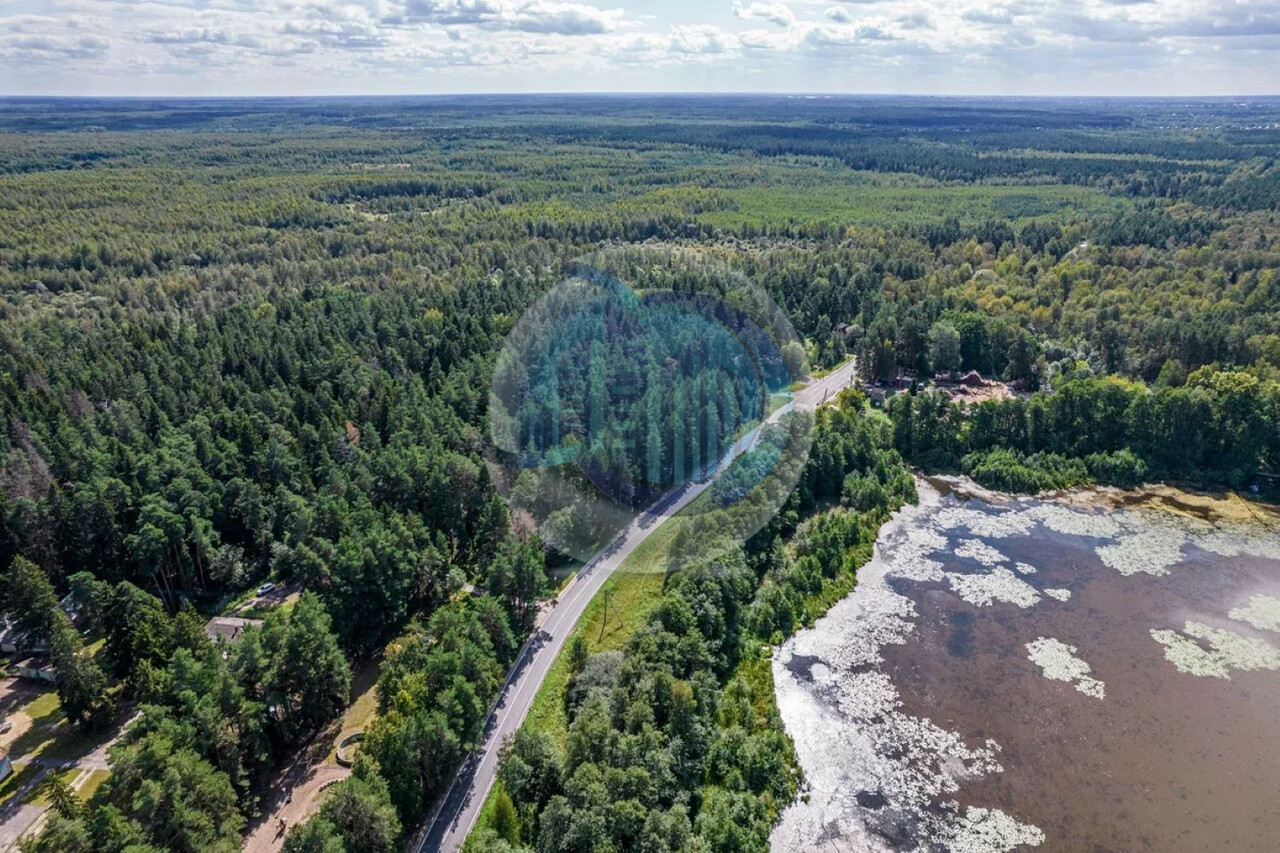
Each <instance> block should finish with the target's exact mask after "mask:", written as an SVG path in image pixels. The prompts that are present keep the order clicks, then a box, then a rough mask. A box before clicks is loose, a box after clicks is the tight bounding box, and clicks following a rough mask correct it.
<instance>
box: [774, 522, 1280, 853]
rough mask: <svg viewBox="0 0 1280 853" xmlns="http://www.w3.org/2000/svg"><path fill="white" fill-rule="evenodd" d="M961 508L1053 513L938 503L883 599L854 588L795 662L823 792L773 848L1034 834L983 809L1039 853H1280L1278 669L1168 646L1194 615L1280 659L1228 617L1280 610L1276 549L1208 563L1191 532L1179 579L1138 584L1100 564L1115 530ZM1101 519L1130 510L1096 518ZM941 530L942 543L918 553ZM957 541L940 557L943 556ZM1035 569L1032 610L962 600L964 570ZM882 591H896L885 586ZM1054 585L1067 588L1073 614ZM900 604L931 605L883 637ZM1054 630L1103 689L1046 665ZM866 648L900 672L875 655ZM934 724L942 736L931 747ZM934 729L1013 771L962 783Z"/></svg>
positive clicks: (801, 809) (794, 703) (800, 711)
mask: <svg viewBox="0 0 1280 853" xmlns="http://www.w3.org/2000/svg"><path fill="white" fill-rule="evenodd" d="M960 505H963V506H964V507H966V508H967V509H978V510H980V511H981V512H982V513H984V514H987V515H990V516H991V517H992V518H995V519H999V518H1001V517H1002V516H1003V515H1004V514H1007V513H1010V512H1022V511H1025V510H1026V509H1027V508H1031V507H1035V506H1036V502H1033V501H1021V502H1018V503H1017V504H1014V505H1012V507H1013V509H1012V510H1011V509H1010V507H990V506H988V505H986V504H982V503H980V502H977V501H969V502H968V503H965V504H957V503H955V501H954V499H952V498H946V499H943V500H942V501H941V503H940V504H939V505H938V507H937V508H934V509H924V510H920V511H919V513H918V517H917V518H914V519H907V520H905V521H904V523H903V524H902V525H901V528H900V529H898V530H896V531H895V533H894V536H895V541H897V542H898V545H897V547H896V549H895V547H894V544H893V543H892V542H890V543H886V547H885V550H886V551H887V552H888V553H889V558H888V559H887V560H881V559H878V560H877V563H880V562H887V563H888V564H890V565H889V567H888V569H887V571H884V572H882V574H883V575H884V577H883V578H878V577H877V576H876V573H875V572H874V571H873V572H871V573H870V574H871V577H868V578H866V579H864V582H865V583H866V584H869V585H870V586H871V587H872V588H871V589H867V590H863V589H862V586H861V585H860V588H859V590H858V591H855V593H854V594H853V595H852V596H851V599H857V598H858V597H859V596H860V595H862V596H863V597H864V599H865V600H864V601H863V602H861V603H858V602H854V601H851V600H846V601H845V602H842V603H841V605H837V607H836V608H834V609H833V611H832V613H831V615H830V616H829V617H828V618H827V619H825V620H823V621H821V622H820V623H819V624H818V625H817V626H815V628H814V629H812V630H810V631H807V632H803V633H802V634H801V635H799V636H797V638H796V639H795V640H793V641H792V642H790V643H788V644H787V645H786V646H784V647H783V649H782V650H781V651H780V652H779V655H778V658H777V662H776V663H775V681H777V682H778V684H779V701H780V708H781V709H782V712H783V718H784V721H785V722H786V723H787V726H788V729H789V731H790V732H791V733H792V736H793V737H794V738H795V739H796V741H797V750H798V752H799V754H800V756H801V761H802V764H803V765H804V766H805V769H806V772H807V773H808V775H809V777H810V780H811V782H812V783H813V790H811V791H810V802H808V803H801V804H798V805H797V806H796V807H794V808H793V809H792V810H791V811H789V812H788V813H787V814H786V815H785V816H784V820H783V823H782V825H781V826H780V827H779V829H778V831H777V832H776V833H775V835H774V839H773V841H774V846H775V849H788V850H789V849H831V850H861V849H876V848H879V849H900V850H913V849H922V850H933V849H957V850H1008V849H1014V848H1017V847H1018V846H1019V845H1018V844H1017V843H1016V841H1017V840H1018V839H1017V838H1016V836H1009V835H1007V834H1003V835H1002V833H1000V832H976V833H975V832H966V831H965V829H964V828H963V823H964V820H965V816H966V815H969V816H972V815H975V814H986V813H987V812H983V810H993V809H998V810H999V811H1000V812H1002V813H1003V814H1004V815H1007V816H1008V818H1010V819H1011V821H1012V822H1014V825H1022V826H1023V827H1028V829H1027V832H1029V833H1031V834H1032V835H1034V832H1035V829H1038V830H1039V831H1040V832H1041V833H1042V834H1043V835H1042V838H1039V839H1038V840H1040V845H1039V847H1038V848H1037V849H1041V850H1052V851H1139V850H1153V851H1207V850H1212V851H1216V850H1232V851H1259V853H1262V851H1267V853H1271V851H1276V850H1280V671H1276V670H1274V669H1260V670H1257V671H1245V670H1242V669H1231V670H1230V672H1229V675H1230V677H1229V678H1215V677H1206V676H1204V675H1195V674H1191V673H1189V672H1182V671H1179V669H1178V667H1177V666H1175V664H1174V663H1173V662H1171V661H1169V660H1167V659H1166V657H1165V648H1164V646H1163V645H1161V643H1159V642H1157V641H1156V640H1155V639H1153V636H1152V633H1151V631H1152V629H1159V630H1180V629H1182V628H1183V626H1184V625H1185V624H1186V623H1187V622H1188V621H1191V622H1199V623H1204V624H1206V625H1208V626H1211V627H1213V628H1218V629H1225V630H1226V631H1230V632H1231V633H1232V635H1233V636H1239V637H1244V638H1251V639H1253V640H1261V641H1263V642H1265V643H1267V644H1268V645H1269V646H1272V647H1280V633H1276V632H1273V631H1270V630H1264V629H1261V628H1258V627H1256V626H1254V625H1252V624H1249V623H1247V622H1244V621H1242V620H1241V619H1239V618H1237V619H1231V618H1229V617H1228V615H1227V614H1228V612H1230V611H1232V609H1233V608H1238V607H1240V606H1242V605H1243V604H1244V603H1246V602H1248V601H1249V600H1250V598H1251V596H1255V595H1264V596H1270V597H1274V598H1280V560H1277V559H1273V558H1272V555H1273V554H1274V549H1275V548H1276V547H1277V542H1275V541H1272V542H1270V543H1264V545H1263V547H1261V548H1259V549H1257V551H1258V553H1254V554H1238V553H1237V554H1226V555H1224V554H1223V553H1211V552H1209V551H1206V550H1203V549H1202V547H1200V544H1198V543H1199V542H1200V541H1201V540H1200V539H1199V538H1197V537H1198V536H1199V535H1201V534H1203V532H1204V531H1203V530H1200V531H1193V532H1192V533H1191V534H1189V538H1188V539H1187V542H1186V544H1185V545H1184V547H1183V549H1182V552H1181V554H1180V556H1179V558H1178V560H1177V562H1175V563H1173V564H1171V565H1169V566H1168V567H1167V571H1168V573H1167V574H1164V575H1162V576H1155V575H1151V574H1144V573H1140V572H1139V573H1133V574H1129V575H1127V576H1126V575H1124V574H1122V573H1121V572H1120V571H1117V569H1116V568H1114V567H1113V566H1108V565H1106V564H1104V562H1103V560H1102V559H1100V557H1099V554H1098V549H1099V548H1100V547H1102V546H1105V545H1107V544H1108V543H1111V542H1114V541H1117V539H1118V538H1119V537H1118V536H1113V537H1109V538H1107V537H1100V536H1084V535H1079V534H1078V533H1076V532H1073V533H1063V532H1055V530H1052V529H1049V528H1048V527H1047V526H1045V525H1042V524H1035V525H1031V526H1030V528H1029V529H1026V530H1025V531H1021V530H1019V531H1015V532H1013V533H1009V531H1004V532H1003V533H1001V534H1000V535H995V536H982V535H975V533H974V532H973V531H971V530H969V529H968V528H967V527H965V526H963V525H961V526H955V527H952V526H949V525H948V524H946V523H938V522H937V518H938V516H937V510H938V509H946V508H947V507H949V506H960ZM1102 512H1106V513H1109V514H1110V515H1112V516H1113V517H1119V516H1120V515H1123V511H1114V512H1112V511H1095V512H1094V513H1093V515H1097V514H1100V513H1102ZM1125 518H1126V522H1125V523H1126V524H1127V525H1128V527H1126V529H1125V531H1124V534H1123V535H1140V534H1141V533H1142V532H1143V529H1142V525H1143V523H1144V522H1143V519H1141V518H1137V517H1134V516H1132V515H1129V516H1125ZM931 519H932V523H933V527H932V530H933V533H934V541H933V542H932V543H931V545H930V546H929V547H924V548H921V547H916V548H914V549H913V548H912V547H910V546H909V545H904V544H902V542H906V541H909V540H911V539H912V538H913V536H915V533H916V532H917V531H916V530H915V528H925V527H928V526H929V524H930V520H931ZM1025 526H1026V524H1025V522H1024V527H1025ZM1239 530H1240V529H1239V528H1237V532H1238V531H1239ZM1251 532H1252V533H1255V534H1256V535H1258V536H1262V537H1271V536H1274V534H1272V533H1270V532H1269V531H1268V530H1267V529H1266V528H1258V529H1257V530H1254V531H1251ZM938 536H941V538H942V539H943V540H945V545H943V546H942V547H940V548H938V547H933V546H937V545H938V544H939V541H938V538H937V537H938ZM975 539H977V540H980V541H981V542H983V543H985V544H987V545H990V546H991V547H992V549H993V550H994V551H998V552H999V553H998V555H997V554H991V555H988V559H986V561H985V563H986V564H985V565H983V564H982V561H980V560H975V559H973V558H972V557H971V556H964V557H961V556H956V554H955V553H954V552H955V551H956V550H957V548H959V549H960V550H961V551H962V553H967V552H966V550H965V546H964V545H963V543H965V542H973V541H974V540H975ZM1216 550H1218V551H1223V550H1226V551H1228V552H1230V551H1231V550H1233V549H1230V548H1227V549H1223V548H1221V547H1218V548H1217V549H1216ZM904 552H905V556H903V554H904ZM979 553H981V551H980V549H979ZM1261 553H1265V554H1267V556H1260V554H1261ZM882 556H883V555H882ZM997 557H998V558H999V560H998V561H997ZM928 561H936V564H937V565H938V566H939V567H940V568H941V570H942V572H944V573H950V574H945V575H944V576H942V577H928V574H929V571H924V572H923V573H920V572H916V573H915V574H917V575H919V574H923V575H924V577H916V578H914V579H906V578H903V577H900V576H897V574H896V573H897V572H902V573H903V574H906V575H908V576H911V575H912V574H913V571H914V570H913V569H912V568H911V567H912V566H917V565H922V564H924V563H927V562H928ZM1017 564H1022V566H1021V567H1020V569H1019V570H1018V572H1016V573H1015V574H1016V575H1017V577H1018V581H1020V582H1025V584H1026V585H1027V586H1029V587H1031V588H1033V589H1034V590H1035V591H1036V592H1038V593H1040V596H1039V598H1038V600H1036V601H1035V603H1034V604H1031V605H1029V606H1019V604H1017V603H1012V601H1013V600H1017V595H1014V594H1013V593H1010V594H1009V596H1010V600H1004V601H1001V600H995V601H993V602H985V603H981V604H979V603H972V601H971V600H973V599H974V598H975V597H974V596H973V595H967V596H962V595H961V594H958V592H957V586H956V585H957V584H961V583H963V579H961V580H958V581H954V582H953V575H965V576H968V575H985V574H986V573H989V572H991V571H992V570H993V569H994V568H996V567H997V566H1000V565H1008V566H1013V565H1017ZM1028 566H1030V567H1034V570H1035V571H1034V572H1033V573H1032V572H1030V571H1029V570H1027V569H1026V567H1028ZM881 568H882V569H883V568H884V567H883V566H882V567H881ZM1024 570H1025V573H1024ZM934 574H937V572H936V571H935V572H934ZM877 583H879V585H880V586H881V587H887V589H885V588H882V589H881V590H880V591H879V592H877V591H876V590H875V589H874V587H875V586H876V585H877ZM1015 585H1017V582H1015ZM1046 589H1049V590H1063V589H1065V590H1069V592H1070V596H1069V598H1068V599H1067V600H1066V601H1059V600H1056V599H1054V598H1051V597H1048V596H1045V595H1044V594H1043V591H1044V590H1046ZM890 590H891V592H890ZM893 593H896V594H897V596H900V597H901V599H905V600H907V601H909V602H910V603H911V608H910V609H911V610H914V613H909V612H908V613H906V615H905V616H902V615H901V614H900V616H901V618H900V620H899V622H898V624H897V626H896V628H894V627H891V628H890V630H888V631H883V630H881V631H877V630H873V629H868V628H867V624H868V623H873V622H875V620H876V619H883V618H884V616H883V614H884V613H886V612H887V611H886V608H885V607H884V606H883V605H882V603H877V602H879V601H880V599H883V600H884V601H892V600H895V596H894V595H893ZM1019 594H1025V595H1030V594H1031V593H1029V592H1027V591H1026V590H1023V592H1022V593H1019ZM1057 594H1058V595H1059V596H1061V595H1062V594H1061V593H1057ZM966 598H969V599H971V600H966ZM997 598H998V597H997ZM901 599H896V600H897V601H898V603H899V604H900V603H901ZM976 600H977V601H979V602H983V599H982V597H981V596H978V597H977V599H976ZM1022 603H1023V604H1025V601H1023V602H1022ZM888 621H889V622H890V623H892V622H893V619H892V618H891V619H889V620H888ZM1038 638H1053V639H1056V640H1058V641H1061V642H1062V643H1065V644H1067V645H1068V646H1072V647H1074V648H1075V652H1074V654H1075V656H1076V657H1077V658H1079V659H1081V660H1083V661H1084V662H1086V663H1087V664H1088V666H1089V667H1090V668H1091V672H1090V673H1089V676H1090V677H1091V678H1093V679H1097V680H1099V681H1101V682H1102V683H1103V685H1105V696H1104V697H1103V698H1101V699H1099V698H1097V697H1095V696H1093V695H1087V694H1086V693H1084V692H1081V691H1080V690H1077V689H1076V687H1075V686H1074V685H1073V683H1071V682H1069V681H1062V680H1051V679H1050V678H1048V677H1046V675H1045V674H1044V673H1043V672H1042V670H1041V668H1040V667H1039V666H1038V665H1037V664H1036V663H1033V662H1032V660H1030V659H1029V655H1028V648H1027V644H1028V643H1034V642H1035V641H1037V639H1038ZM1201 645H1203V644H1201ZM868 648H871V649H872V654H873V655H874V656H875V657H879V658H881V662H879V663H878V664H870V663H868V660H867V654H868V652H867V649H868ZM869 669H874V670H875V671H876V672H878V673H880V674H883V675H884V676H887V679H888V682H889V683H890V684H891V685H892V689H893V690H896V697H893V698H896V701H897V702H898V703H899V704H898V705H897V707H896V709H895V710H894V711H892V712H884V709H883V708H869V709H864V708H863V707H862V706H861V704H860V703H861V702H862V701H863V697H864V696H865V695H866V694H867V693H868V692H874V691H870V690H869V688H868V686H867V684H866V683H863V682H862V681H861V679H864V678H865V677H866V673H867V672H868V670H869ZM815 672H816V673H818V675H817V676H815V675H813V673H815ZM886 718H893V719H891V720H890V722H886ZM893 720H896V722H895V721H893ZM916 721H927V723H930V724H932V726H930V727H928V728H927V729H926V730H925V733H924V734H923V735H921V734H920V729H919V725H918V724H917V722H916ZM935 729H937V730H941V731H942V732H945V733H950V735H953V736H955V737H956V738H958V740H959V742H960V743H961V744H963V745H964V746H967V747H968V748H969V749H971V750H981V749H982V748H983V746H984V744H987V743H988V742H989V741H990V742H994V744H997V745H998V753H997V754H996V756H995V760H996V761H997V762H998V764H999V769H996V770H994V771H993V770H991V769H990V768H978V769H977V770H976V771H975V770H969V771H966V770H964V769H963V762H960V761H957V760H956V758H955V757H954V755H950V756H949V753H951V752H954V750H952V749H950V748H947V747H945V746H944V747H942V748H934V746H933V745H932V744H936V743H939V742H941V736H940V735H939V733H938V732H937V731H935ZM895 739H900V740H902V741H903V742H902V743H894V741H895ZM913 764H914V765H916V766H915V768H914V769H912V768H911V765H913ZM938 780H941V782H939V781H938ZM931 783H932V784H937V785H938V786H939V788H940V789H941V790H937V791H934V792H933V793H932V795H928V796H925V797H923V798H918V800H919V801H918V802H914V803H913V802H912V801H913V797H912V795H911V794H912V792H911V790H910V786H911V785H913V784H915V785H918V786H922V787H927V785H928V784H931ZM975 809H976V810H977V811H974V810H975ZM957 827H960V828H957ZM1021 840H1022V841H1024V842H1025V841H1032V840H1037V839H1034V838H1031V837H1024V838H1022V839H1021ZM1023 846H1029V845H1025V844H1024V845H1023Z"/></svg>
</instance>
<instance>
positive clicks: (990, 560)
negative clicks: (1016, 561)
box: [955, 539, 1005, 566]
mask: <svg viewBox="0 0 1280 853" xmlns="http://www.w3.org/2000/svg"><path fill="white" fill-rule="evenodd" d="M955 555H956V556H957V557H967V558H969V559H970V560H977V561H978V562H979V563H982V565H984V566H998V565H1000V564H1001V563H1003V562H1005V556H1004V554H1001V553H1000V552H999V551H997V550H996V549H995V548H992V547H991V546H990V545H988V544H987V543H985V542H983V541H982V540H981V539H966V540H964V541H963V542H961V543H960V544H959V545H958V546H957V547H956V550H955Z"/></svg>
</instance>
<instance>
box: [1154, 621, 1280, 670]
mask: <svg viewBox="0 0 1280 853" xmlns="http://www.w3.org/2000/svg"><path fill="white" fill-rule="evenodd" d="M1151 637H1152V638H1153V639H1154V640H1155V641H1156V642H1157V643H1159V644H1160V645H1162V646H1164V656H1165V658H1166V659H1167V660H1169V661H1170V662H1171V663H1173V665H1174V666H1176V667H1177V668H1178V672H1185V673H1187V674H1189V675H1197V676H1201V677H1204V678H1230V677H1231V670H1233V669H1235V670H1242V671H1245V672H1249V671H1254V670H1259V669H1280V649H1277V648H1275V647H1274V646H1272V645H1270V644H1268V643H1264V642H1263V641H1262V640H1256V639H1254V638H1252V637H1244V636H1241V635H1240V634H1237V633H1235V632H1233V631H1227V630H1225V629H1222V628H1213V627H1210V626H1208V625H1205V624H1204V623H1202V622H1187V625H1186V627H1185V628H1184V629H1183V631H1182V632H1181V633H1180V632H1178V631H1171V630H1165V629H1156V628H1152V629H1151ZM1197 640H1203V641H1204V643H1206V644H1207V648H1206V646H1205V645H1202V644H1201V643H1198V642H1196V641H1197Z"/></svg>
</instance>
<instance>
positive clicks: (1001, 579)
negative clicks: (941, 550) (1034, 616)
mask: <svg viewBox="0 0 1280 853" xmlns="http://www.w3.org/2000/svg"><path fill="white" fill-rule="evenodd" d="M947 583H949V584H951V588H952V589H953V590H955V592H956V594H957V595H959V596H960V597H961V598H963V599H964V600H965V601H967V602H969V603H970V604H972V605H975V606H977V607H986V606H988V605H991V604H994V603H995V602H997V601H1002V602H1005V603H1007V604H1014V605H1017V606H1018V607H1030V606H1032V605H1033V604H1036V603H1037V602H1039V601H1040V593H1038V592H1036V589H1035V587H1033V586H1032V585H1031V584H1029V583H1027V582H1026V581H1024V580H1023V579H1022V578H1020V577H1018V576H1017V575H1015V574H1014V573H1013V572H1012V571H1010V570H1009V569H1006V568H1004V567H1003V566H1001V567H999V568H996V569H994V570H992V571H991V572H990V573H989V574H977V575H965V574H960V573H959V572H947Z"/></svg>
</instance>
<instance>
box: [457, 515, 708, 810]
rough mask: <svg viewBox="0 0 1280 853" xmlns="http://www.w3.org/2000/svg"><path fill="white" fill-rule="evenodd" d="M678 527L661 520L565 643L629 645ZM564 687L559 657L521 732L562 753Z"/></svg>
mask: <svg viewBox="0 0 1280 853" xmlns="http://www.w3.org/2000/svg"><path fill="white" fill-rule="evenodd" d="M684 523H685V522H684V519H683V518H682V517H676V518H671V519H667V520H666V521H665V522H663V524H662V526H661V527H659V528H658V530H657V531H655V532H654V534H653V535H652V536H650V537H649V538H648V539H646V540H645V541H644V542H642V543H640V545H639V546H637V547H636V549H635V551H633V552H631V554H630V555H629V556H628V557H627V559H626V561H625V562H623V564H622V565H621V566H619V567H618V569H617V570H616V571H615V572H614V575H613V577H611V578H610V579H609V580H608V581H607V582H606V583H605V585H604V586H603V587H602V588H601V589H600V592H598V593H596V596H595V597H594V598H593V599H591V602H590V603H589V604H588V605H587V607H586V610H584V611H583V612H582V618H580V619H579V620H578V624H577V625H576V626H575V628H574V631H573V634H571V635H570V638H569V639H570V641H572V639H573V637H575V636H578V635H581V636H582V637H583V639H585V640H586V641H587V650H588V651H589V652H591V653H592V654H595V653H596V652H607V651H610V650H612V649H617V648H621V647H622V646H623V645H625V644H626V642H627V640H629V639H631V636H632V635H633V634H634V633H635V632H636V631H637V630H638V629H639V628H640V626H641V625H643V624H644V622H645V620H646V619H647V618H648V616H649V613H650V612H651V611H652V610H653V607H654V605H656V604H657V603H658V598H659V597H660V596H661V594H662V583H663V580H664V578H665V577H666V565H667V558H668V556H669V555H670V552H671V545H672V543H673V542H674V541H675V538H676V534H677V533H679V531H680V527H681V526H682V525H683V524H684ZM606 604H607V605H608V606H607V608H606ZM565 648H566V649H568V643H566V644H565ZM568 687H569V656H568V655H567V654H564V653H563V652H562V653H561V654H560V655H558V656H557V657H556V660H555V663H553V664H552V665H551V669H550V670H548V672H547V677H546V678H545V679H544V680H543V682H542V686H541V687H540V688H539V689H538V695H537V696H535V697H534V700H533V705H532V706H530V708H529V715H528V716H527V717H525V720H524V723H523V724H522V725H521V728H531V729H532V730H534V731H539V732H543V733H545V734H547V735H550V736H551V737H552V738H553V739H554V740H555V741H556V743H558V744H560V746H561V747H563V746H564V742H565V739H566V738H567V737H568V734H569V722H568V719H567V718H566V717H565V713H564V692H565V690H566V689H568ZM497 791H498V788H497V786H496V785H495V786H494V787H493V788H492V789H491V790H490V791H489V794H488V796H487V797H485V801H484V805H483V806H481V808H480V816H479V818H478V819H477V820H476V828H477V829H478V828H480V827H484V826H488V825H489V817H490V814H491V813H492V811H493V804H494V799H495V797H496V795H497Z"/></svg>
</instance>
